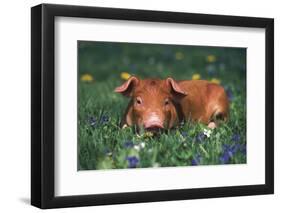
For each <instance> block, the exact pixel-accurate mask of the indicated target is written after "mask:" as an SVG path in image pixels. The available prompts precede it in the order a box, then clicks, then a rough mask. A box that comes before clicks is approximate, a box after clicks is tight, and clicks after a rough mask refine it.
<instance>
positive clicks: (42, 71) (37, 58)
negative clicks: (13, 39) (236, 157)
mask: <svg viewBox="0 0 281 213" xmlns="http://www.w3.org/2000/svg"><path fill="white" fill-rule="evenodd" d="M58 16H64V17H80V18H100V19H112V20H114V19H115V20H132V21H146V22H164V23H182V24H200V25H217V26H237V27H250V28H264V29H265V32H266V42H265V43H266V48H265V51H266V53H265V61H266V65H265V71H266V74H265V76H266V78H265V85H266V97H265V98H266V106H265V114H266V118H265V121H266V125H265V126H266V128H265V132H266V134H265V161H266V162H265V184H261V185H246V186H225V187H214V188H199V189H177V190H163V191H145V192H130V193H112V194H93V195H78V196H77V195H75V196H74V195H73V196H60V197H56V196H55V195H54V189H55V182H54V177H55V171H54V163H55V161H54V147H55V146H54V143H55V138H54V132H55V125H54V124H55V99H54V97H55V85H54V82H55V81H54V78H55V75H54V72H55V71H54V50H55V47H54V21H55V17H58ZM272 193H274V20H273V19H271V18H254V17H240V16H224V15H208V14H194V13H178V12H164V11H148V10H131V9H113V8H102V7H86V6H67V5H53V4H41V5H38V6H35V7H32V8H31V204H32V205H34V206H37V207H39V208H43V209H46V208H60V207H76V206H90V205H105V204H121V203H137V202H153V201H168V200H182V199H197V198H216V197H228V196H245V195H259V194H272Z"/></svg>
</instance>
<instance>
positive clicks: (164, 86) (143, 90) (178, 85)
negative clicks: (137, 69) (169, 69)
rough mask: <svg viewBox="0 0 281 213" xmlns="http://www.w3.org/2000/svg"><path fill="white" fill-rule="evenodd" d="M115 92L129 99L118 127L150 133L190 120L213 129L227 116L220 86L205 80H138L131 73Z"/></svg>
mask: <svg viewBox="0 0 281 213" xmlns="http://www.w3.org/2000/svg"><path fill="white" fill-rule="evenodd" d="M115 92H117V93H121V94H122V95H124V96H126V97H129V98H130V102H129V104H128V106H127V109H126V112H125V115H124V117H123V120H122V126H137V127H138V129H139V128H144V129H146V130H148V131H152V132H154V131H158V130H162V129H170V128H173V127H175V126H177V125H179V123H180V122H182V121H191V122H201V123H204V124H206V125H208V126H209V127H210V128H215V127H216V126H217V124H218V123H219V122H220V121H225V120H227V118H228V115H229V103H228V98H227V95H226V93H225V91H224V88H223V87H221V86H220V85H218V84H214V83H210V82H208V81H205V80H183V81H175V80H174V79H173V78H167V79H165V80H160V79H144V80H141V79H139V78H137V77H135V76H132V77H131V78H129V79H128V80H127V81H126V82H125V83H124V84H122V85H121V86H119V87H117V88H116V89H115Z"/></svg>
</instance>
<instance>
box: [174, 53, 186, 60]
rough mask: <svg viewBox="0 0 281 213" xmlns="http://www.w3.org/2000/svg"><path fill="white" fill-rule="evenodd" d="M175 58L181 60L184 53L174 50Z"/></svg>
mask: <svg viewBox="0 0 281 213" xmlns="http://www.w3.org/2000/svg"><path fill="white" fill-rule="evenodd" d="M175 58H176V60H182V59H183V58H184V55H183V53H182V52H176V55H175Z"/></svg>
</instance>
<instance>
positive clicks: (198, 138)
mask: <svg viewBox="0 0 281 213" xmlns="http://www.w3.org/2000/svg"><path fill="white" fill-rule="evenodd" d="M205 138H206V135H205V134H204V133H203V132H201V133H199V134H198V135H197V136H196V141H197V142H200V143H201V142H203V140H204V139H205Z"/></svg>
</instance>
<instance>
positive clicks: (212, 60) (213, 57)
mask: <svg viewBox="0 0 281 213" xmlns="http://www.w3.org/2000/svg"><path fill="white" fill-rule="evenodd" d="M206 60H207V62H209V63H213V62H215V61H216V60H217V57H216V56H215V55H208V56H207V58H206Z"/></svg>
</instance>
